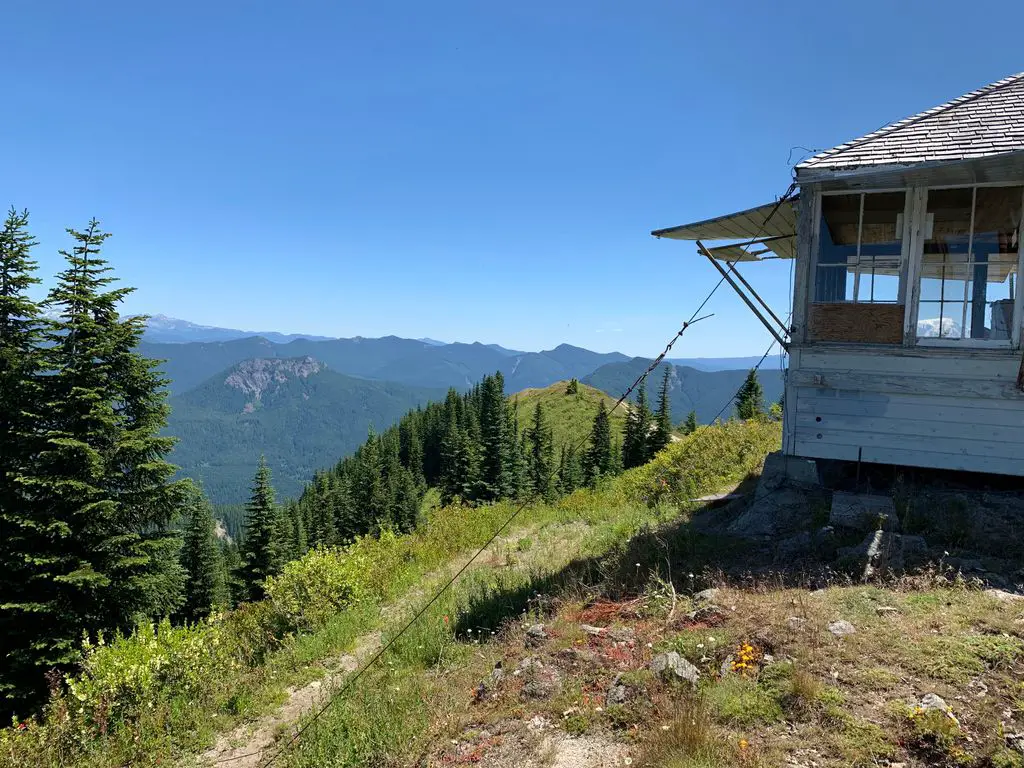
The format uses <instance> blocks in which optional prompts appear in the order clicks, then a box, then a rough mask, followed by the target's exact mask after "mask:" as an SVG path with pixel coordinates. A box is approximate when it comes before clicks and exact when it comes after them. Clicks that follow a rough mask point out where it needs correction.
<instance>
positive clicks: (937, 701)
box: [921, 693, 949, 712]
mask: <svg viewBox="0 0 1024 768" xmlns="http://www.w3.org/2000/svg"><path fill="white" fill-rule="evenodd" d="M921 708H922V709H937V710H939V711H941V712H948V711H949V705H948V704H946V700H945V699H943V698H942V697H941V696H939V695H938V694H937V693H926V694H925V695H924V696H922V697H921Z"/></svg>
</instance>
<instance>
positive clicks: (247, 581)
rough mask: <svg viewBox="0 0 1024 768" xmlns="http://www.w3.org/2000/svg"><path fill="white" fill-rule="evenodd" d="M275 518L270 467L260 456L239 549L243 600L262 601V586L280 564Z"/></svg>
mask: <svg viewBox="0 0 1024 768" xmlns="http://www.w3.org/2000/svg"><path fill="white" fill-rule="evenodd" d="M277 518H278V515H277V504H276V502H275V500H274V487H273V486H272V485H271V481H270V467H268V466H267V460H266V458H265V457H263V456H260V463H259V467H258V468H257V470H256V477H255V478H254V480H253V484H252V493H251V495H250V497H249V503H248V504H246V505H245V525H244V527H243V533H242V543H241V544H240V546H239V555H240V556H241V561H242V563H241V565H242V567H241V570H240V572H239V579H240V581H241V582H242V589H243V595H244V599H245V600H261V599H263V597H264V594H265V593H264V590H263V582H264V581H266V579H267V578H268V577H269V576H273V575H275V574H276V572H277V567H278V563H279V560H280V555H279V551H280V550H279V543H278V542H277V541H275V536H274V534H275V532H276V530H277V526H278V520H277Z"/></svg>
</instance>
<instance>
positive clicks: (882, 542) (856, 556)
mask: <svg viewBox="0 0 1024 768" xmlns="http://www.w3.org/2000/svg"><path fill="white" fill-rule="evenodd" d="M923 552H927V545H925V544H924V539H922V538H921V537H920V536H902V535H900V534H898V533H891V532H889V531H872V532H871V533H868V534H867V536H865V537H864V541H862V542H861V543H860V544H859V545H857V546H856V547H844V548H842V549H840V550H839V552H838V555H839V557H841V558H847V559H851V560H854V561H856V565H857V567H858V568H859V569H860V570H861V575H862V576H863V577H864V578H865V579H868V578H872V577H874V576H880V575H882V574H884V573H886V572H888V571H901V570H903V569H904V568H905V567H906V566H907V561H908V559H909V560H914V559H920V558H921V557H922V556H923Z"/></svg>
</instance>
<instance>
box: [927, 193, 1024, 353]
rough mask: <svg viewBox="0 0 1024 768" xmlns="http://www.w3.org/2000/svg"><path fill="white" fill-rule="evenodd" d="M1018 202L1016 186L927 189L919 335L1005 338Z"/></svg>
mask: <svg viewBox="0 0 1024 768" xmlns="http://www.w3.org/2000/svg"><path fill="white" fill-rule="evenodd" d="M1022 199H1024V188H1022V187H1019V186H1018V187H978V188H977V189H975V188H972V187H963V188H958V189H935V190H929V192H928V208H927V212H928V220H927V221H926V222H925V227H926V237H927V239H926V240H925V243H924V253H923V255H922V263H921V303H920V306H919V309H918V329H917V330H918V334H917V335H918V336H919V337H932V338H934V337H942V338H965V339H990V340H996V341H1008V340H1009V339H1010V338H1011V337H1012V327H1011V326H1012V318H1013V298H1014V297H1013V293H1014V280H1015V278H1016V272H1017V258H1018V253H1019V249H1020V244H1019V242H1018V239H1019V228H1020V223H1021V222H1020V220H1021V201H1022ZM972 222H973V228H972Z"/></svg>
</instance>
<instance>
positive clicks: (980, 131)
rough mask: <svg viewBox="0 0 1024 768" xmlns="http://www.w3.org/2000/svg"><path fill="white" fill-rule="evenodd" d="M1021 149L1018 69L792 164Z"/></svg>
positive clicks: (824, 166) (947, 157) (868, 162)
mask: <svg viewBox="0 0 1024 768" xmlns="http://www.w3.org/2000/svg"><path fill="white" fill-rule="evenodd" d="M1020 150H1024V72H1022V73H1020V74H1016V75H1012V76H1011V77H1007V78H1004V79H1003V80H999V81H997V82H995V83H992V84H991V85H986V86H985V87H984V88H979V89H978V90H976V91H972V92H971V93H967V94H964V95H963V96H961V97H960V98H958V99H953V100H952V101H948V102H946V103H945V104H941V105H939V106H937V107H934V108H932V109H929V110H926V111H924V112H921V113H919V114H916V115H914V116H913V117H908V118H906V119H905V120H900V121H898V122H895V123H891V124H890V125H887V126H885V127H884V128H880V129H879V130H877V131H874V132H873V133H869V134H868V135H866V136H862V137H861V138H859V139H855V140H853V141H849V142H847V143H845V144H840V145H839V146H838V147H834V148H832V149H830V150H828V151H826V152H822V153H820V154H818V155H815V156H814V157H811V158H809V159H807V160H804V161H803V162H801V163H799V164H798V165H797V172H798V173H799V172H800V171H801V170H804V169H806V170H812V169H813V170H814V171H830V170H836V171H846V170H853V169H854V168H861V167H864V166H868V167H871V166H887V165H902V164H910V163H924V162H936V161H940V162H941V161H954V160H968V159H973V158H980V157H987V156H989V155H997V154H1001V153H1004V152H1017V151H1020Z"/></svg>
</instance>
